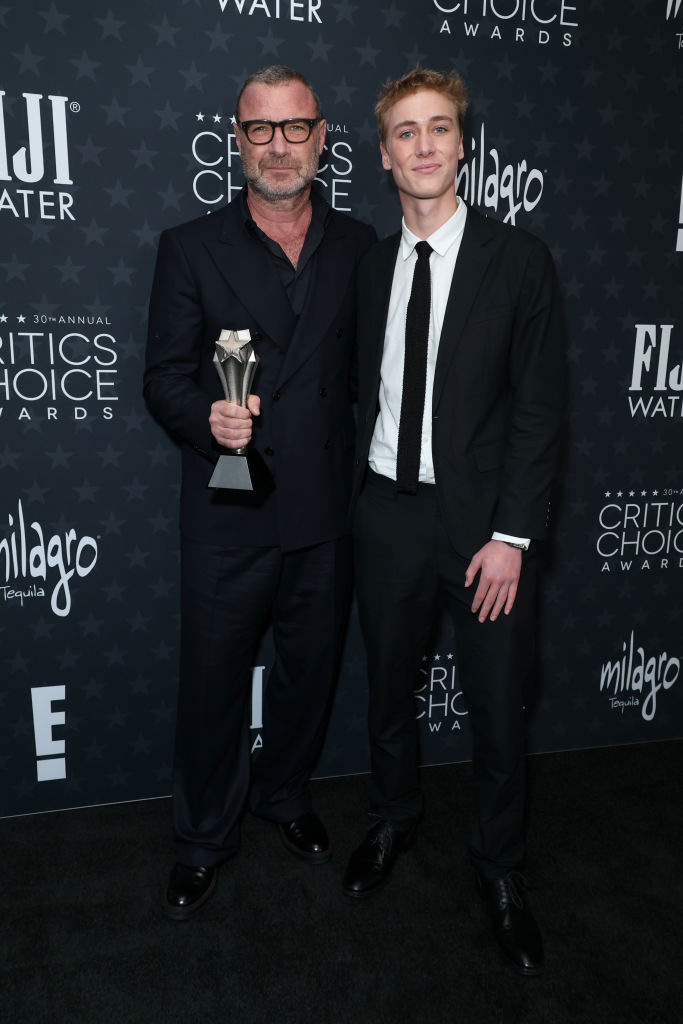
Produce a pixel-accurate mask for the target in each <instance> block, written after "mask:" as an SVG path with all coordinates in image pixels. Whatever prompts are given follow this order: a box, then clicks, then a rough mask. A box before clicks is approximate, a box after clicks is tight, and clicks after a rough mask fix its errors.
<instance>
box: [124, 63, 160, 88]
mask: <svg viewBox="0 0 683 1024" xmlns="http://www.w3.org/2000/svg"><path fill="white" fill-rule="evenodd" d="M125 68H126V71H129V72H130V84H131V85H137V84H138V83H142V84H143V85H150V84H151V83H150V80H149V76H150V75H151V74H153V73H154V70H155V69H154V68H153V67H147V65H146V64H143V63H142V57H138V59H137V61H136V63H135V64H126V65H125Z"/></svg>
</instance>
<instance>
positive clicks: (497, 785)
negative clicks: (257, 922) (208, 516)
mask: <svg viewBox="0 0 683 1024" xmlns="http://www.w3.org/2000/svg"><path fill="white" fill-rule="evenodd" d="M465 109H466V94H465V88H464V85H463V83H462V81H461V79H460V78H459V76H457V75H443V74H440V73H438V72H435V71H428V70H419V69H418V70H415V71H413V72H410V73H409V74H407V75H405V76H403V77H402V78H401V79H398V80H397V81H394V82H390V83H388V84H387V85H386V86H385V87H384V88H383V90H382V92H381V93H380V96H379V99H378V102H377V106H376V113H377V117H378V126H379V135H380V149H381V155H382V163H383V166H384V167H385V168H386V169H387V170H391V171H392V174H393V178H394V182H395V184H396V186H397V188H398V192H399V198H400V200H401V206H402V209H403V226H402V231H401V232H399V233H398V234H396V235H394V236H392V237H390V238H388V239H385V240H384V241H382V242H380V243H379V244H378V245H377V246H375V247H374V248H373V249H371V251H370V252H369V253H368V254H367V256H366V257H365V258H364V259H363V262H362V263H361V268H360V272H359V296H358V353H359V410H358V412H359V415H358V423H359V427H358V430H359V437H358V444H357V451H356V466H355V480H354V496H355V499H357V500H356V504H355V513H354V521H353V533H354V538H355V548H356V571H357V589H358V601H359V612H360V619H361V627H362V630H363V635H364V639H365V644H366V648H367V655H368V673H369V683H370V700H369V728H370V740H371V758H372V761H371V763H372V781H371V792H370V796H371V804H372V824H371V827H370V830H369V832H368V834H367V836H366V838H365V840H364V841H363V843H362V844H361V845H360V847H359V848H358V849H357V850H356V851H355V853H354V854H353V855H352V857H351V860H350V862H349V865H348V868H347V871H346V875H345V877H344V889H345V891H346V892H347V893H348V894H349V895H351V896H356V897H362V896H367V895H370V894H371V893H373V892H374V891H375V890H376V889H377V888H378V887H379V886H381V885H382V884H383V883H385V882H386V881H387V880H388V878H389V876H390V873H391V871H392V868H393V865H394V862H395V859H396V856H397V855H398V854H399V853H400V852H401V850H403V849H405V847H406V846H407V845H408V844H409V843H410V841H411V839H412V837H413V834H414V832H415V828H416V826H417V823H418V821H419V819H420V817H421V815H422V794H421V791H420V786H419V780H418V758H419V749H418V748H419V743H418V732H417V722H416V712H415V706H414V696H413V690H414V686H415V681H416V678H417V674H418V670H419V667H420V663H421V659H422V656H423V655H424V653H425V652H426V651H427V650H428V644H429V640H430V630H431V627H432V625H433V623H434V621H435V617H436V612H437V606H438V600H439V597H440V596H442V595H443V596H444V597H445V599H446V601H447V604H448V607H449V611H450V614H451V616H452V620H453V626H454V631H455V644H456V658H457V665H458V672H459V678H460V682H461V685H462V688H463V691H464V693H465V696H466V699H467V704H468V710H469V720H470V724H471V727H472V735H473V766H474V796H475V807H476V814H475V823H474V829H473V834H472V838H471V843H470V848H469V850H470V855H471V858H472V860H473V862H474V866H475V870H476V875H477V879H478V882H479V885H480V886H481V889H482V891H483V893H484V894H485V896H486V898H487V900H488V903H489V907H490V910H491V913H492V920H493V926H494V932H495V934H496V937H497V938H498V940H499V942H500V943H501V945H502V947H503V948H504V950H505V952H506V953H507V954H508V956H509V957H510V958H511V959H512V961H513V962H514V964H515V965H516V967H517V968H518V969H519V970H520V971H521V972H522V973H525V974H536V973H538V971H539V970H540V968H541V965H542V961H543V948H542V941H541V936H540V933H539V930H538V927H537V925H536V922H535V921H534V919H533V917H532V915H531V912H530V910H529V908H528V906H527V903H526V899H525V895H524V889H523V885H524V882H523V878H522V876H521V875H520V873H519V869H520V867H521V865H522V862H523V859H524V838H523V815H524V745H525V704H526V700H527V687H528V683H529V676H530V673H531V670H532V663H533V656H534V624H535V612H534V589H535V582H536V551H535V547H536V540H537V538H539V537H541V536H542V534H543V532H544V528H545V525H546V518H547V509H548V501H549V497H550V489H551V483H552V479H553V474H554V471H555V462H556V455H557V450H558V443H559V434H560V425H561V419H562V406H563V391H564V386H563V326H562V319H561V313H560V303H559V297H558V286H557V280H556V276H555V271H554V268H553V264H552V260H551V257H550V255H549V253H548V251H547V249H546V247H545V246H544V245H543V244H542V243H541V242H539V241H538V240H537V239H535V238H533V237H532V236H531V235H529V234H527V233H526V232H524V231H521V230H519V229H516V228H513V227H510V226H507V225H503V224H500V223H498V222H496V221H490V220H487V219H485V218H483V217H482V216H481V215H480V214H478V213H477V212H476V211H475V210H472V209H466V207H465V204H464V203H463V201H462V200H461V199H459V198H458V197H457V196H456V193H455V177H456V171H457V166H458V160H460V159H462V157H463V144H462V130H463V118H464V114H465ZM409 296H410V298H409Z"/></svg>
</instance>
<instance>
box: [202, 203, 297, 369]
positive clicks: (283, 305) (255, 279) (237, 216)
mask: <svg viewBox="0 0 683 1024" xmlns="http://www.w3.org/2000/svg"><path fill="white" fill-rule="evenodd" d="M206 247H207V249H208V250H209V253H210V254H211V258H212V259H213V261H214V263H215V264H216V266H217V267H218V269H219V271H220V272H221V274H222V275H223V277H224V278H225V280H226V281H227V283H228V284H229V285H230V288H231V289H232V291H233V292H234V293H235V295H236V296H237V297H238V299H239V301H240V302H241V303H242V304H243V305H244V306H245V307H246V308H247V309H248V310H249V312H250V313H251V315H252V317H253V318H254V320H255V322H256V323H257V324H258V325H259V327H260V329H261V330H262V332H263V333H264V334H265V335H267V336H268V337H270V338H272V339H273V341H274V342H275V344H276V345H277V346H278V347H279V348H281V349H283V350H286V349H287V347H288V343H289V339H290V337H291V334H292V330H293V328H294V322H295V319H294V314H293V312H292V307H291V306H290V304H289V300H288V299H287V295H286V293H285V290H284V288H283V286H282V284H281V282H280V279H279V277H278V275H277V274H274V273H273V270H272V265H271V264H270V256H269V254H268V252H267V250H266V248H265V246H264V245H262V244H261V242H260V241H259V240H258V238H256V236H255V235H254V234H252V233H251V232H250V231H247V229H246V227H245V225H244V221H243V219H242V215H241V210H240V206H239V203H238V202H237V201H235V200H233V202H232V203H230V205H229V206H228V207H226V209H225V211H224V216H223V225H222V228H221V231H220V235H219V238H218V240H211V241H208V242H207V243H206ZM241 326H246V325H240V324H235V327H236V328H240V327H241Z"/></svg>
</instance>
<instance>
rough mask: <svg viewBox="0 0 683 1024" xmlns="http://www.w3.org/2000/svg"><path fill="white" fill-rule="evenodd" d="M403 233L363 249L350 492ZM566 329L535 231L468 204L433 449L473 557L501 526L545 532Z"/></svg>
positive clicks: (357, 485) (360, 458)
mask: <svg viewBox="0 0 683 1024" xmlns="http://www.w3.org/2000/svg"><path fill="white" fill-rule="evenodd" d="M400 238H401V236H400V233H398V234H396V235H393V236H391V237H390V238H387V239H384V240H383V241H382V242H379V243H378V244H377V245H376V246H374V247H373V248H372V249H371V250H370V251H369V252H368V253H367V254H366V256H365V257H364V259H363V261H362V264H361V267H360V271H359V278H358V280H359V286H358V333H357V340H358V378H359V379H358V388H359V398H358V441H357V448H356V456H355V471H354V487H353V494H354V501H355V499H356V498H357V496H358V494H359V493H360V490H361V489H362V486H363V481H364V478H365V475H366V472H367V463H368V452H369V448H370V443H371V440H372V434H373V430H374V426H375V421H376V418H377V411H378V393H379V384H380V368H381V362H382V354H383V348H384V336H385V329H386V321H387V311H388V306H389V298H390V295H391V286H392V277H393V272H394V265H395V262H396V256H397V252H398V247H399V244H400ZM564 393H565V369H564V328H563V318H562V311H561V303H560V297H559V292H558V283H557V277H556V274H555V271H554V267H553V263H552V259H551V257H550V254H549V252H548V250H547V248H546V246H545V245H544V244H543V243H542V242H540V241H539V240H538V239H536V238H535V237H533V236H532V235H529V234H527V233H526V232H525V231H522V230H521V229H519V228H513V227H510V226H508V225H505V224H501V223H499V222H498V221H493V220H488V219H486V218H484V217H482V216H481V215H480V214H479V213H477V211H476V210H473V209H471V208H470V209H468V211H467V220H466V223H465V229H464V234H463V238H462V242H461V246H460V251H459V254H458V258H457V261H456V266H455V271H454V274H453V280H452V284H451V289H450V294H449V298H448V304H447V308H446V313H445V317H444V321H443V327H442V330H441V337H440V339H439V348H438V356H437V362H436V371H435V380H434V391H433V402H432V454H433V460H434V473H435V483H436V489H437V494H438V500H439V504H440V507H441V510H442V515H443V521H444V524H445V526H446V529H447V531H448V533H449V536H450V539H451V541H452V543H453V545H454V547H455V549H456V550H457V551H458V552H459V554H461V555H462V556H463V557H465V558H468V559H469V558H470V557H471V556H472V555H473V554H474V553H475V552H476V551H477V550H478V549H479V548H481V547H482V546H483V545H484V544H485V543H486V542H487V541H488V540H490V539H491V535H492V533H493V531H498V532H501V533H506V534H510V535H514V536H517V537H529V538H538V537H541V536H542V534H543V532H544V529H545V525H546V521H547V516H548V504H549V499H550V492H551V486H552V480H553V476H554V473H555V469H556V461H557V455H558V449H559V443H560V432H561V424H562V420H563V407H564Z"/></svg>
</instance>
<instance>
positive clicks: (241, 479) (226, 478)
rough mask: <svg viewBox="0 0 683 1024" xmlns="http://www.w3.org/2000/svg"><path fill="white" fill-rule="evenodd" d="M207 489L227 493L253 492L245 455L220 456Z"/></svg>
mask: <svg viewBox="0 0 683 1024" xmlns="http://www.w3.org/2000/svg"><path fill="white" fill-rule="evenodd" d="M208 486H209V487H214V488H218V489H224V490H229V491H253V490H254V484H253V481H252V479H251V472H250V470H249V463H248V462H247V456H246V455H237V454H235V455H221V456H220V457H219V459H218V462H217V463H216V466H215V469H214V471H213V473H212V474H211V479H210V480H209V483H208Z"/></svg>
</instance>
